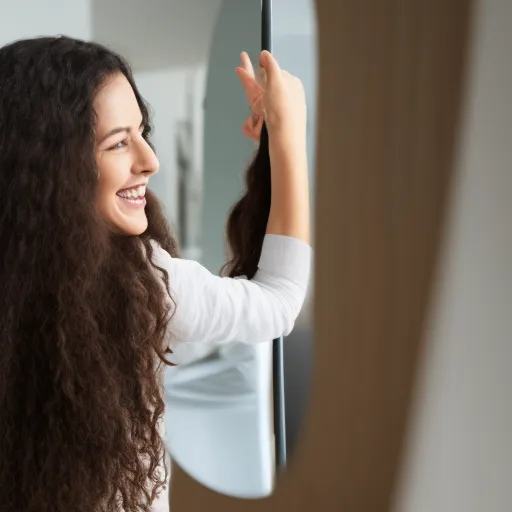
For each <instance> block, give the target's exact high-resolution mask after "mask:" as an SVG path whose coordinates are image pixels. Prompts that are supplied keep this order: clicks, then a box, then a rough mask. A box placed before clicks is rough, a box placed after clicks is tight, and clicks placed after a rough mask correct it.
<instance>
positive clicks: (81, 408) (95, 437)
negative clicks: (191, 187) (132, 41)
mask: <svg viewBox="0 0 512 512" xmlns="http://www.w3.org/2000/svg"><path fill="white" fill-rule="evenodd" d="M117 72H121V73H123V74H124V75H125V76H126V78H127V79H128V80H129V82H130V84H131V86H132V87H133V90H134V92H135V94H136V97H137V101H138V103H139V106H140V109H141V111H142V114H143V118H144V124H145V126H146V130H145V134H144V135H145V137H146V138H148V137H149V135H150V123H149V115H148V109H147V108H146V106H145V104H144V101H143V100H142V98H141V96H140V94H139V92H138V91H137V88H136V86H135V84H134V81H133V78H132V74H131V72H130V69H129V67H128V65H127V64H126V63H125V61H124V60H123V59H122V58H120V57H119V56H118V55H116V54H115V53H113V52H111V51H109V50H108V49H106V48H104V47H103V46H101V45H98V44H93V43H88V42H83V41H78V40H75V39H70V38H67V37H57V38H37V39H31V40H24V41H18V42H15V43H12V44H10V45H8V46H5V47H3V48H1V49H0V188H1V189H2V190H3V198H2V201H1V202H0V262H1V263H0V264H1V271H0V290H1V291H2V295H1V297H0V310H1V311H2V314H1V315H0V411H1V413H0V511H1V512H36V511H37V512H49V511H52V512H70V511H74V512H96V511H100V510H101V511H107V510H109V511H110V510H115V509H116V508H117V507H118V506H122V507H123V508H124V510H125V511H127V512H132V511H133V512H134V511H136V510H137V511H149V510H150V508H149V505H148V503H149V502H150V501H151V499H152V497H151V494H152V493H154V492H157V491H158V490H160V489H161V487H162V486H163V485H164V478H163V477H162V475H161V474H159V473H158V471H157V469H156V468H157V465H158V463H159V462H160V461H161V460H162V457H163V442H162V440H161V438H160V436H159V435H158V430H157V420H158V419H159V418H160V417H161V416H162V413H163V408H164V404H163V400H162V396H161V379H160V372H159V371H155V369H156V367H157V366H159V367H162V365H161V364H159V365H157V363H158V361H159V360H160V361H163V360H164V359H165V353H164V345H163V338H164V333H165V330H166V326H167V323H168V320H169V318H170V315H171V314H172V311H171V309H172V301H170V300H169V298H168V296H167V295H168V294H167V293H166V290H165V287H163V286H162V278H166V276H164V275H163V274H162V271H159V269H156V268H151V266H150V265H149V264H148V258H147V255H146V252H148V253H149V254H150V255H151V254H152V251H151V245H150V240H151V239H153V240H156V241H157V242H158V243H159V244H160V245H161V246H162V247H163V248H164V249H165V250H167V251H168V252H169V253H171V254H175V253H176V244H175V241H174V239H173V237H172V235H171V232H170V229H169V227H168V226H167V224H166V222H165V218H164V215H163V214H162V212H161V209H160V207H159V205H158V203H157V201H156V199H155V197H154V196H153V195H152V194H151V193H150V192H148V195H147V200H148V205H147V209H146V211H147V215H148V220H149V227H148V230H147V231H146V232H145V233H144V234H143V235H141V236H129V237H128V236H127V237H121V236H113V235H112V234H111V233H110V231H109V230H108V228H107V226H106V225H105V224H104V222H103V221H102V219H100V218H99V216H98V215H97V214H96V212H95V210H94V207H93V205H94V204H95V197H96V190H97V184H98V179H97V169H96V162H95V156H94V155H95V151H94V125H95V117H94V111H93V106H92V104H93V99H94V97H95V94H96V91H97V89H98V87H99V86H100V85H101V84H102V82H103V81H104V80H105V78H106V77H108V76H109V75H111V74H112V73H117ZM155 354H156V355H157V356H158V358H159V359H158V358H155Z"/></svg>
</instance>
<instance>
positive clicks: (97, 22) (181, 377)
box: [0, 0, 316, 510]
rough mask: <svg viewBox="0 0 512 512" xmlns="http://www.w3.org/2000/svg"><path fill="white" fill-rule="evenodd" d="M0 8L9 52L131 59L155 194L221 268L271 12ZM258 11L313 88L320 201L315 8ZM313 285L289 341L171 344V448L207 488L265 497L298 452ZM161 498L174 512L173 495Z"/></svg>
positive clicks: (190, 240)
mask: <svg viewBox="0 0 512 512" xmlns="http://www.w3.org/2000/svg"><path fill="white" fill-rule="evenodd" d="M0 4H1V12H2V18H1V20H0V28H1V30H0V46H4V45H5V44H8V43H10V42H12V41H15V40H20V39H24V38H32V37H36V36H43V35H58V34H64V35H66V36H70V37H73V38H78V39H83V40H86V41H88V40H92V41H95V42H98V43H102V44H105V45H106V46H107V47H109V48H111V49H112V50H114V51H116V52H119V53H120V54H121V55H122V56H123V57H125V58H126V60H127V61H128V62H129V64H130V65H131V67H132V70H133V75H134V79H135V82H136V84H137V86H138V88H139V90H140V92H141V94H142V96H143V98H144V99H145V100H146V101H147V102H148V103H149V105H150V106H151V114H152V123H153V134H152V142H153V145H154V147H155V149H156V153H157V155H158V160H159V164H160V172H158V173H157V174H155V175H154V176H153V177H152V178H151V190H152V191H153V192H154V194H155V195H156V196H157V198H158V199H159V200H160V201H161V202H162V204H163V206H164V209H165V215H166V217H167V220H168V221H169V222H170V223H171V224H172V226H173V228H174V230H175V231H176V233H177V235H178V237H179V240H180V244H181V256H182V257H183V258H185V259H189V260H195V261H198V262H200V263H201V264H202V265H203V266H204V267H206V268H207V269H208V270H210V271H211V272H212V273H214V274H217V273H218V272H219V270H220V268H221V267H222V265H223V264H224V263H225V261H226V244H225V235H224V233H225V229H226V219H227V216H228V212H229V210H230V208H231V206H232V205H233V204H234V203H235V202H236V201H237V200H238V199H239V197H240V195H241V193H242V190H243V175H244V172H245V169H246V168H247V166H248V163H249V162H250V160H251V158H252V156H253V154H254V152H255V145H254V143H253V142H252V141H251V140H249V139H247V138H246V137H245V136H244V135H243V133H242V131H241V126H242V123H243V121H244V119H245V118H246V116H247V114H248V106H247V101H246V98H245V96H244V93H243V90H242V88H241V86H240V83H239V81H238V79H237V76H236V74H235V72H234V68H235V67H236V66H237V65H239V58H240V57H239V54H240V51H241V50H245V51H247V52H248V54H249V55H250V57H251V60H252V61H253V63H257V60H258V57H259V53H260V49H261V44H262V2H261V1H260V0H248V1H245V2H240V1H239V0H174V1H168V2H165V1H157V0H154V1H148V2H145V3H141V2H135V1H133V0H124V1H123V2H121V1H120V0H110V1H109V2H104V1H100V0H77V1H76V2H74V3H73V5H70V4H69V3H68V2H63V1H61V0H53V1H50V2H47V3H46V4H45V5H44V6H43V5H42V4H41V3H38V2H32V3H31V6H30V8H31V16H30V17H26V16H25V15H24V10H22V9H21V7H18V6H16V5H15V4H13V5H10V4H9V5H7V3H6V2H3V0H0ZM4 4H5V5H4ZM263 4H265V5H266V6H267V8H270V7H271V8H272V26H271V32H272V48H271V49H272V52H273V53H274V55H275V56H276V57H277V59H278V61H279V62H280V64H281V65H282V67H283V68H285V69H287V70H288V71H290V72H291V73H292V74H295V75H296V76H298V77H299V78H301V80H302V81H303V84H304V86H305V90H306V95H307V101H308V107H309V108H308V111H309V125H308V151H309V168H310V183H311V189H312V192H313V188H314V165H313V163H314V145H313V144H314V142H313V141H314V132H315V106H316V105H315V94H316V31H315V30H316V27H315V23H314V9H313V2H312V0H301V1H300V2H299V1H298V0H273V2H272V3H271V2H269V1H268V2H263ZM25 8H26V6H25V7H24V9H25ZM291 10H293V12H294V15H295V16H296V20H295V21H293V22H292V21H291V20H290V17H289V13H290V11H291ZM171 286H172V283H171ZM312 289H313V286H312V285H311V286H310V292H309V296H308V297H307V299H306V303H305V305H304V307H303V309H302V313H301V315H300V317H299V319H298V320H297V323H296V326H295V329H294V330H293V332H292V333H291V334H290V336H288V337H287V338H286V339H285V340H284V342H283V341H282V340H281V341H277V342H275V343H274V344H273V342H272V340H269V341H268V343H260V344H257V345H249V344H247V343H243V340H241V342H240V343H231V344H220V345H216V346H214V345H205V344H201V343H188V344H181V345H179V346H176V347H173V354H172V356H171V359H172V360H173V361H174V362H175V363H176V366H174V367H171V368H169V369H167V370H166V371H165V373H164V397H165V406H166V409H165V413H164V418H163V419H164V424H165V427H166V430H165V437H164V439H165V443H166V446H167V447H168V449H169V452H170V455H171V457H172V459H173V460H174V461H176V463H178V464H179V465H180V466H182V467H183V469H185V470H186V471H187V472H188V473H189V474H190V475H191V476H192V477H194V478H195V479H197V480H198V481H199V482H201V483H202V484H204V485H206V486H207V487H210V488H211V489H214V490H216V491H218V492H221V493H224V494H229V495H232V496H237V497H241V498H261V497H265V496H268V495H269V494H271V493H272V490H273V488H274V485H275V475H276V468H277V469H284V468H285V466H286V463H287V459H288V458H289V457H292V456H293V449H294V446H295V445H296V444H297V442H298V439H299V434H300V425H301V422H302V419H303V416H304V411H305V406H306V403H307V397H308V389H309V378H310V374H311V360H312V327H311V307H310V306H311V301H312ZM276 349H277V350H276ZM279 358H282V359H279ZM278 380H279V382H278ZM282 386H284V388H283V387H282ZM283 389H284V393H281V391H282V390H283ZM276 446H277V449H276ZM160 502H161V506H162V507H165V506H166V505H164V503H167V497H166V496H163V497H162V499H161V500H160ZM157 505H158V504H157ZM155 510H156V509H155ZM162 510H166V509H165V508H162Z"/></svg>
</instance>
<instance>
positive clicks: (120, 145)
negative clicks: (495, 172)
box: [108, 140, 126, 150]
mask: <svg viewBox="0 0 512 512" xmlns="http://www.w3.org/2000/svg"><path fill="white" fill-rule="evenodd" d="M125 146H126V140H122V141H121V142H118V143H117V144H114V145H113V146H112V147H110V148H108V149H109V150H114V149H122V148H124V147H125Z"/></svg>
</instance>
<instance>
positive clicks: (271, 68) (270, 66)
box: [260, 50, 281, 82]
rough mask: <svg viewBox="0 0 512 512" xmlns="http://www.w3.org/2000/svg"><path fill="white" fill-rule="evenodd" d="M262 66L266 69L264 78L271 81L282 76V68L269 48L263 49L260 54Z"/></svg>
mask: <svg viewBox="0 0 512 512" xmlns="http://www.w3.org/2000/svg"><path fill="white" fill-rule="evenodd" d="M260 67H261V68H262V69H263V71H264V78H265V79H266V80H267V81H268V82H271V81H273V80H278V79H279V78H280V77H281V68H280V66H279V64H278V63H277V60H276V59H274V56H273V55H272V54H271V53H270V52H268V51H267V50H263V51H262V52H261V55H260Z"/></svg>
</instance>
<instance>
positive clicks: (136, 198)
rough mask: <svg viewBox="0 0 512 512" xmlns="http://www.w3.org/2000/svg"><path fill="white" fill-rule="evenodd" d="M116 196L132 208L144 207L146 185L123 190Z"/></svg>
mask: <svg viewBox="0 0 512 512" xmlns="http://www.w3.org/2000/svg"><path fill="white" fill-rule="evenodd" d="M116 195H117V196H118V197H120V198H121V199H123V201H124V202H126V203H128V204H131V205H134V206H140V205H145V204H146V198H145V195H146V185H139V186H138V187H134V188H125V189H123V190H119V191H118V192H117V193H116Z"/></svg>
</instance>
